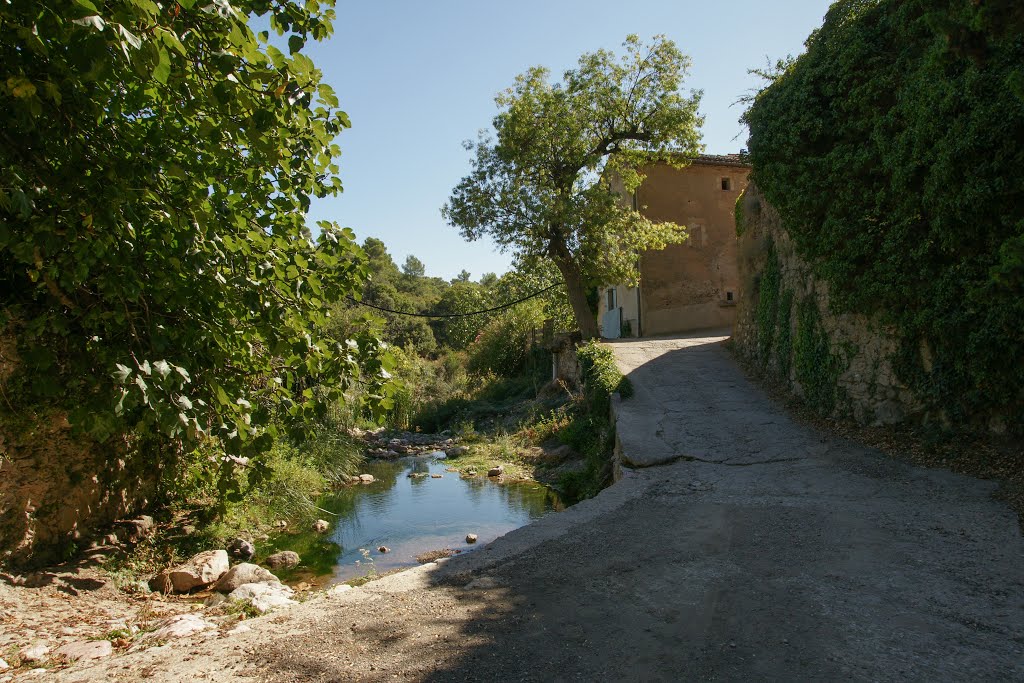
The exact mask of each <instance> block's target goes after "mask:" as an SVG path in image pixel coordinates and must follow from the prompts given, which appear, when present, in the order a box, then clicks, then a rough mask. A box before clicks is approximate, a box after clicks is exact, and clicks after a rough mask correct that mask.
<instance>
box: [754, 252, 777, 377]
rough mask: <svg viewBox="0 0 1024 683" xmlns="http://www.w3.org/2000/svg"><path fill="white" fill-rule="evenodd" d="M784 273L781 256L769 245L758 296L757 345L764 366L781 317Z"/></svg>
mask: <svg viewBox="0 0 1024 683" xmlns="http://www.w3.org/2000/svg"><path fill="white" fill-rule="evenodd" d="M781 281H782V273H781V271H780V270H779V257H778V254H777V253H776V252H775V246H774V245H773V244H769V245H768V258H767V260H766V262H765V266H764V270H762V271H761V284H760V290H759V295H758V298H757V345H758V355H759V358H760V359H761V365H762V367H767V365H768V361H769V359H770V358H771V354H772V343H773V342H774V341H775V328H776V325H777V324H778V317H779V287H780V284H781Z"/></svg>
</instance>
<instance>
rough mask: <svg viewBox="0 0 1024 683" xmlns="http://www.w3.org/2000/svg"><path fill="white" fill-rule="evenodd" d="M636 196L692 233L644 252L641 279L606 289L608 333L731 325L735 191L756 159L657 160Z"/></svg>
mask: <svg viewBox="0 0 1024 683" xmlns="http://www.w3.org/2000/svg"><path fill="white" fill-rule="evenodd" d="M644 173H645V174H646V178H645V179H644V182H643V184H642V185H641V186H640V187H639V188H638V189H637V191H636V195H635V197H634V198H632V201H634V206H635V207H636V208H637V210H638V211H640V212H641V213H642V214H643V215H644V216H646V217H648V218H650V219H651V220H654V221H672V222H674V223H678V224H680V225H685V226H686V227H687V228H688V233H689V238H688V239H687V240H686V242H684V243H683V244H674V245H670V246H669V247H667V248H665V249H663V250H660V251H649V252H646V253H644V254H643V256H642V257H641V259H640V286H639V287H627V286H625V285H615V286H609V287H605V288H603V289H601V291H600V300H599V302H598V308H599V310H598V313H599V316H600V320H601V334H602V336H603V337H606V338H609V339H614V338H617V337H619V336H633V337H636V336H644V337H650V336H655V335H662V334H673V333H679V332H688V331H691V330H700V329H708V328H721V327H731V326H732V324H733V322H734V321H735V319H736V301H737V297H738V296H739V274H738V271H737V267H736V256H737V252H736V247H737V238H736V225H735V218H734V215H733V211H734V207H735V204H736V199H737V198H738V197H739V195H740V193H741V192H742V191H743V190H744V188H746V186H747V176H748V175H749V173H750V166H749V165H747V164H746V163H744V162H743V161H742V160H741V157H740V156H739V155H725V156H711V155H702V156H700V157H698V158H697V159H695V160H694V161H693V163H692V164H690V165H689V166H687V167H686V168H682V169H676V168H672V167H671V166H668V165H667V164H658V165H655V166H651V167H649V168H646V169H644Z"/></svg>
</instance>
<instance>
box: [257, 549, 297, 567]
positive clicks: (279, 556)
mask: <svg viewBox="0 0 1024 683" xmlns="http://www.w3.org/2000/svg"><path fill="white" fill-rule="evenodd" d="M301 561H302V558H300V557H299V554H298V553H297V552H295V551H293V550H282V551H281V552H279V553H274V554H273V555H271V556H270V557H268V558H267V559H266V560H264V561H263V563H264V564H265V565H267V566H268V567H270V568H271V569H289V568H291V567H294V566H295V565H297V564H298V563H299V562H301Z"/></svg>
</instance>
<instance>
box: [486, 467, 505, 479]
mask: <svg viewBox="0 0 1024 683" xmlns="http://www.w3.org/2000/svg"><path fill="white" fill-rule="evenodd" d="M504 471H505V466H504V465H498V466H496V467H492V468H491V469H489V470H487V476H488V477H500V476H501V475H502V473H503V472H504Z"/></svg>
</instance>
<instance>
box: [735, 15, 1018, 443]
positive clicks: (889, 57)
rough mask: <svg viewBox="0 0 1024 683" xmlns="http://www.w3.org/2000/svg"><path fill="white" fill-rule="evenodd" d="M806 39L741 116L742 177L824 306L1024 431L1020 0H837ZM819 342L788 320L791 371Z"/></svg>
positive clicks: (939, 385) (765, 301)
mask: <svg viewBox="0 0 1024 683" xmlns="http://www.w3.org/2000/svg"><path fill="white" fill-rule="evenodd" d="M806 45H807V51H806V53H805V54H803V55H802V56H801V57H799V58H798V59H796V60H794V61H792V62H790V63H787V64H784V65H783V66H782V68H781V69H780V71H779V72H778V73H777V74H774V75H773V77H772V81H771V83H770V85H768V87H766V88H765V89H764V90H763V91H761V92H760V93H759V94H758V95H757V96H756V97H755V98H754V101H753V104H752V106H751V108H750V110H749V111H748V112H747V113H746V115H745V120H746V122H747V123H748V124H749V127H750V141H749V149H750V157H751V160H752V163H753V167H754V172H753V179H754V180H755V181H756V182H757V184H758V187H759V188H760V190H761V192H762V193H763V194H764V196H765V198H766V199H767V200H768V201H769V202H771V203H772V204H773V205H774V206H775V207H776V208H777V209H778V211H779V214H780V216H781V217H782V220H783V226H784V227H785V229H786V230H787V232H788V233H789V234H790V236H791V237H792V238H793V241H794V246H795V248H796V251H797V253H798V254H799V255H800V256H801V257H803V258H804V259H806V260H807V261H808V262H810V263H813V264H815V266H814V267H815V269H816V275H818V276H819V277H821V278H822V279H824V280H825V281H827V283H828V285H829V291H830V294H831V304H832V306H833V308H834V309H835V310H837V311H841V312H857V313H864V314H867V315H873V314H880V316H881V319H882V320H883V321H884V322H886V323H888V324H891V325H893V326H894V327H895V329H897V330H898V332H899V336H900V337H901V339H903V340H904V341H903V344H904V348H903V350H902V351H901V352H900V353H899V354H898V356H897V358H896V359H895V362H896V370H897V373H898V375H899V376H900V378H901V379H902V380H903V381H904V382H907V383H908V384H909V385H910V386H911V388H912V389H914V391H915V393H916V394H917V395H918V396H919V397H920V398H921V399H923V400H924V401H925V402H926V403H927V404H929V405H931V406H932V407H941V408H942V409H944V410H945V411H947V413H948V414H950V416H951V417H954V418H958V417H959V418H962V419H964V420H968V419H971V418H984V417H986V416H989V415H993V414H996V415H998V414H1002V415H1004V416H1006V417H1008V418H1009V421H1010V422H1011V423H1012V424H1010V427H1011V429H1013V430H1015V431H1018V432H1020V431H1024V327H1022V323H1021V321H1022V320H1024V246H1022V245H1024V175H1022V174H1020V173H1018V172H1017V171H1018V169H1020V168H1021V167H1022V166H1024V147H1022V146H1021V145H1020V144H1019V143H1018V141H1019V140H1021V139H1024V5H1022V4H1021V3H1020V2H1017V1H1016V0H987V1H986V2H973V1H972V0H951V2H948V3H933V2H928V1H927V0H840V1H839V2H836V3H834V4H833V5H832V7H831V8H830V10H829V12H828V14H827V16H826V18H825V22H824V25H823V26H822V27H821V28H820V29H819V30H817V31H815V32H814V33H813V34H812V35H811V36H810V38H808V40H807V43H806ZM772 278H773V273H772V272H771V263H769V268H766V271H765V275H764V279H763V280H762V285H761V291H762V301H761V302H760V303H759V306H758V323H759V331H761V332H762V333H764V334H763V335H762V336H761V337H760V343H761V350H762V356H763V351H764V350H765V349H770V348H771V344H772V336H771V334H772V333H770V332H769V330H772V329H774V328H773V326H772V325H771V323H772V321H773V320H774V319H775V317H776V314H777V313H776V311H777V306H776V304H775V303H774V302H773V299H772V297H771V295H772V294H773V293H774V292H775V290H774V289H773V288H774V287H775V286H776V285H775V284H774V281H773V279H772ZM765 294H767V295H769V296H767V297H766V296H764V295H765ZM800 311H801V319H802V320H801V321H802V322H808V321H810V320H811V313H810V309H809V308H808V307H807V306H806V305H804V304H801V306H800ZM819 341H820V340H819V339H818V338H817V337H816V336H815V334H813V333H812V332H811V331H810V328H809V327H808V325H806V324H801V325H799V332H798V339H797V341H796V345H795V346H796V349H797V357H796V359H795V361H796V364H797V371H798V373H801V374H802V375H803V376H804V377H810V378H818V379H820V375H819V374H816V373H820V372H825V370H826V369H825V368H821V367H818V368H817V369H815V368H816V366H814V365H813V363H812V359H813V358H815V357H817V356H820V353H819V351H820V346H821V344H820V343H819ZM923 347H927V348H930V355H931V358H929V359H928V360H925V359H924V358H923V357H922V354H921V352H920V349H921V348H923ZM926 365H927V366H928V367H925V366H926ZM818 379H815V380H814V381H812V382H811V384H812V386H818V384H817V381H818ZM815 391H816V390H815Z"/></svg>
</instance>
